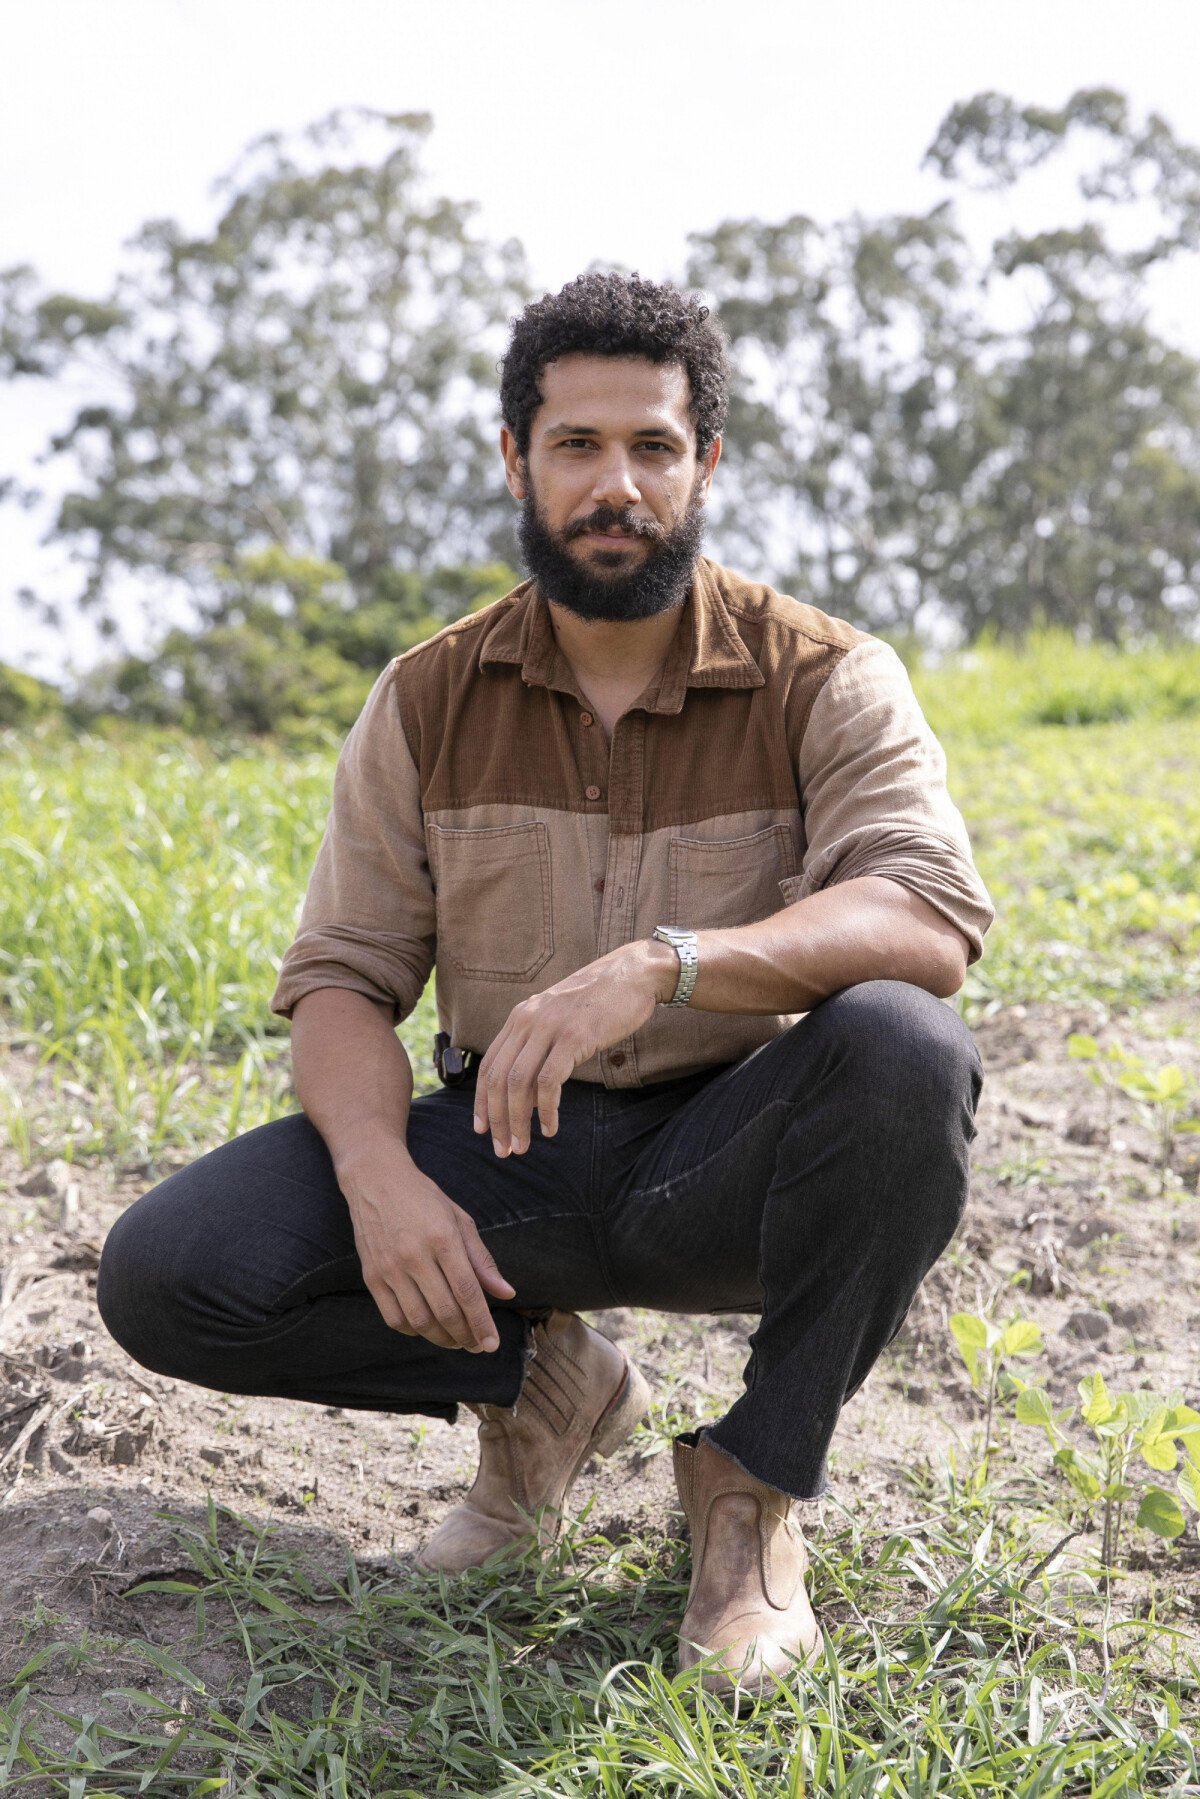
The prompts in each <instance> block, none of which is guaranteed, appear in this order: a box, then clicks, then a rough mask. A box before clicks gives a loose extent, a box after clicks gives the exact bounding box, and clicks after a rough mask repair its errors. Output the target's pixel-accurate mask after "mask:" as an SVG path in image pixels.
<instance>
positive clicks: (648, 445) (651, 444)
mask: <svg viewBox="0 0 1200 1799" xmlns="http://www.w3.org/2000/svg"><path fill="white" fill-rule="evenodd" d="M638 449H639V450H662V451H663V452H664V454H665V455H667V456H669V455H670V454H671V452H672V446H671V445H670V444H667V443H660V442H659V440H658V438H656V437H648V438H647V439H646V441H645V442H644V443H640V444H639V445H638Z"/></svg>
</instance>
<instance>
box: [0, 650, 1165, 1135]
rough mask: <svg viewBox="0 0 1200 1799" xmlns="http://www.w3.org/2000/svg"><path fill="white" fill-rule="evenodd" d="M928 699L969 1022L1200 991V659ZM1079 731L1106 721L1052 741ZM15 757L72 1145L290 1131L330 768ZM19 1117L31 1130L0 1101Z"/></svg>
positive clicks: (415, 1051)
mask: <svg viewBox="0 0 1200 1799" xmlns="http://www.w3.org/2000/svg"><path fill="white" fill-rule="evenodd" d="M916 679H917V685H918V689H919V691H920V693H921V696H922V700H923V703H924V704H925V706H926V708H927V710H928V712H929V715H930V718H931V721H932V722H933V724H934V726H935V728H936V729H937V730H938V731H939V734H940V735H941V737H942V740H943V742H944V743H945V746H946V749H947V753H948V756H949V761H950V769H951V782H952V789H953V792H954V794H955V797H956V798H957V800H958V802H959V804H960V806H961V808H962V810H963V812H964V814H965V816H966V818H967V821H968V824H969V826H970V829H971V832H972V837H973V841H974V844H975V849H976V854H977V857H978V861H979V864H980V867H981V870H982V872H983V874H984V876H985V878H986V880H987V881H988V883H989V886H990V888H991V890H992V893H993V896H994V898H995V900H996V903H997V908H998V913H999V916H998V919H997V923H996V925H995V927H994V929H993V931H992V933H991V935H990V937H989V940H988V946H987V953H986V955H985V957H984V960H983V961H982V962H981V963H980V964H978V965H977V967H976V968H975V969H974V970H973V971H972V973H971V976H970V979H969V982H968V986H967V989H966V993H965V996H964V1005H965V1007H966V1010H967V1015H968V1017H972V1016H979V1015H980V1013H981V1011H982V1009H983V1008H985V1007H987V1006H989V1005H993V1004H996V1003H1000V1004H1011V1003H1013V1002H1015V1001H1028V1000H1039V999H1047V1000H1063V1001H1068V1002H1071V1003H1081V1002H1086V1001H1099V1002H1100V1003H1102V1004H1103V1005H1105V1006H1108V1007H1110V1008H1113V1009H1117V1010H1120V1009H1127V1008H1130V1007H1135V1006H1138V1005H1140V1004H1142V1003H1144V1002H1146V1001H1149V1000H1155V999H1162V998H1167V997H1170V996H1172V995H1176V994H1184V993H1189V992H1194V991H1195V990H1196V988H1197V984H1198V982H1200V878H1198V876H1200V848H1198V846H1200V782H1198V781H1197V779H1196V770H1197V768H1200V712H1198V711H1197V704H1198V701H1200V651H1192V650H1171V651H1165V650H1148V651H1144V652H1140V653H1138V654H1130V655H1126V656H1124V657H1121V656H1117V655H1115V654H1113V653H1111V652H1106V651H1103V650H1100V649H1091V650H1080V649H1076V648H1074V647H1073V646H1070V645H1068V644H1065V643H1063V642H1061V641H1057V640H1054V639H1048V640H1045V641H1043V642H1042V643H1041V644H1039V645H1037V646H1035V648H1034V649H1033V650H1032V651H1031V652H1030V653H1029V654H1028V655H1026V656H1024V657H1020V656H1017V655H1016V654H1014V653H1013V652H1011V651H1007V650H1000V649H990V650H983V651H977V652H973V653H972V654H971V655H970V656H968V657H966V658H963V659H961V660H960V661H958V662H952V663H948V664H946V665H943V666H942V667H939V668H933V669H928V670H924V671H918V673H917V677H916ZM1072 718H1081V719H1085V720H1096V719H1100V720H1102V721H1104V722H1099V723H1097V722H1092V723H1085V724H1075V725H1070V724H1063V723H1047V722H1046V720H1047V719H1072ZM1114 721H1117V722H1114ZM3 751H4V754H3V763H2V766H0V1017H2V1018H3V1020H4V1025H3V1028H4V1030H5V1031H6V1032H7V1034H8V1035H9V1036H10V1037H13V1036H16V1037H18V1038H22V1039H24V1040H26V1041H32V1042H35V1043H36V1044H37V1045H38V1046H39V1050H40V1053H41V1055H42V1058H43V1060H44V1063H45V1065H46V1067H47V1069H48V1070H49V1073H50V1076H51V1078H52V1079H53V1081H54V1082H55V1083H56V1090H57V1093H58V1095H59V1101H60V1103H59V1104H58V1105H57V1106H56V1108H55V1111H54V1118H53V1128H54V1130H55V1131H56V1132H57V1133H58V1134H59V1135H60V1136H61V1137H62V1138H63V1139H64V1140H65V1147H66V1148H67V1149H69V1150H70V1151H71V1152H72V1153H76V1154H78V1153H84V1154H86V1153H91V1152H105V1153H111V1154H116V1155H119V1156H124V1157H126V1158H128V1159H131V1160H134V1159H139V1158H141V1159H144V1158H145V1157H147V1156H153V1154H154V1153H155V1152H156V1151H158V1150H160V1149H162V1148H163V1147H165V1146H168V1145H182V1146H184V1147H194V1146H195V1145H197V1144H200V1143H204V1142H207V1141H212V1140H214V1139H215V1138H216V1137H219V1136H221V1135H228V1134H229V1133H230V1132H232V1131H233V1130H235V1129H237V1128H245V1127H247V1126H249V1125H251V1124H254V1123H258V1122H261V1121H262V1120H263V1119H265V1118H268V1117H271V1116H273V1115H275V1113H276V1112H278V1110H279V1109H280V1108H281V1107H282V1106H284V1105H286V1104H287V1094H286V1084H285V1077H284V1075H283V1072H282V1070H281V1068H280V1067H279V1064H278V1052H279V1050H280V1048H281V1046H282V1044H283V1043H284V1042H285V1040H286V1027H283V1026H282V1025H281V1024H280V1022H279V1021H278V1020H277V1019H274V1018H272V1017H271V1015H270V1013H269V1012H268V1011H267V1001H268V998H269V996H270V990H271V988H272V986H273V984H274V971H275V968H276V966H277V964H278V960H279V957H280V956H281V955H282V953H283V950H284V949H285V947H286V945H287V943H288V941H289V940H290V937H291V934H292V929H293V925H294V921H295V917H296V910H297V907H298V904H299V900H300V897H301V894H302V892H303V887H304V881H305V878H306V876H307V873H308V870H309V868H310V866H311V863H312V859H313V856H314V854H315V852H316V847H317V843H318V841H319V838H320V832H321V827H322V823H323V820H324V815H325V811H326V807H327V804H328V795H329V787H330V780H331V775H332V766H333V753H332V751H322V752H320V753H313V754H307V755H291V754H285V753H283V752H282V751H280V750H279V749H276V748H272V747H269V746H263V747H254V748H251V749H240V750H237V751H235V752H231V753H229V754H226V755H219V754H217V753H215V752H214V751H213V750H211V749H209V748H206V747H205V746H202V745H197V744H195V743H190V742H187V741H185V740H180V739H177V738H173V737H170V736H165V735H115V736H113V737H112V738H100V737H88V738H84V739H82V740H79V741H72V740H71V739H69V738H67V737H65V736H63V735H62V734H61V733H59V732H56V731H54V730H52V729H43V730H42V731H40V732H35V733H33V734H31V735H29V736H28V737H26V738H24V739H22V738H19V737H17V736H15V735H13V734H8V735H7V736H5V737H4V739H3ZM435 1029H436V1021H435V1016H434V1008H433V1003H432V994H431V992H427V993H426V995H425V997H424V999H423V1001H422V1002H421V1005H420V1007H419V1008H418V1010H417V1012H416V1013H415V1014H414V1015H413V1017H412V1018H411V1019H410V1020H409V1021H408V1023H407V1024H406V1026H405V1027H404V1031H403V1033H402V1034H403V1035H404V1038H405V1041H406V1043H407V1045H408V1047H409V1050H410V1053H411V1054H412V1056H413V1058H414V1063H415V1065H416V1066H417V1068H418V1072H419V1078H420V1080H421V1082H422V1084H423V1085H424V1086H428V1084H429V1082H430V1079H431V1072H430V1068H429V1056H430V1052H431V1047H432V1038H433V1033H434V1030H435ZM201 1073H203V1076H204V1078H203V1080H201V1079H200V1078H199V1077H200V1075H201ZM64 1082H66V1083H67V1086H66V1087H65V1088H64V1085H63V1083H64ZM72 1088H73V1089H76V1090H77V1091H75V1092H74V1093H72V1091H71V1089H72ZM81 1095H82V1097H81ZM3 1113H7V1115H8V1116H9V1118H10V1120H11V1121H12V1126H13V1129H14V1131H15V1132H18V1133H19V1132H20V1131H21V1130H22V1129H23V1128H24V1127H23V1125H22V1121H21V1117H20V1115H19V1101H18V1099H17V1097H15V1096H14V1095H12V1094H11V1093H9V1094H7V1095H6V1094H5V1093H4V1092H3V1091H2V1090H0V1115H3ZM30 1147H31V1149H32V1144H31V1146H30ZM62 1147H64V1144H63V1143H59V1144H57V1145H55V1146H54V1153H58V1151H59V1150H60V1149H61V1148H62Z"/></svg>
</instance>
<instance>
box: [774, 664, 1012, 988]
mask: <svg viewBox="0 0 1200 1799" xmlns="http://www.w3.org/2000/svg"><path fill="white" fill-rule="evenodd" d="M799 775H800V788H801V797H802V801H803V805H804V823H805V833H806V837H807V846H806V850H805V855H804V861H803V864H802V866H801V870H800V874H799V875H798V876H796V877H794V879H793V880H792V881H790V882H789V883H788V884H787V886H788V888H789V889H790V893H789V897H790V898H791V899H792V900H798V899H804V898H806V897H807V895H808V894H810V893H816V892H817V891H818V890H819V889H820V888H823V887H829V886H832V885H834V884H835V883H837V882H840V881H852V880H856V879H858V878H859V877H860V876H862V875H882V876H884V877H885V878H886V879H887V880H889V881H896V882H898V883H899V884H900V885H901V886H902V887H907V888H909V889H910V890H911V891H912V892H913V893H916V894H919V895H920V897H921V898H922V899H923V900H926V901H927V902H928V903H929V905H931V906H932V907H933V908H934V910H935V911H937V912H940V913H941V914H942V916H943V917H944V918H946V919H948V920H949V921H950V923H951V924H952V925H954V926H956V927H957V929H958V930H959V931H961V932H962V935H963V937H964V938H965V939H966V942H967V946H968V955H969V960H970V961H972V962H974V961H977V960H978V958H979V956H980V955H981V954H982V952H983V938H984V933H985V932H986V930H987V928H988V926H989V925H990V924H991V922H992V919H993V917H994V912H993V908H992V903H991V901H990V899H989V898H988V894H987V889H986V888H985V887H984V885H983V882H982V881H981V880H980V878H979V875H978V873H977V871H976V868H975V864H974V861H973V859H972V856H971V845H970V842H969V840H968V837H967V828H966V826H965V824H964V823H963V820H962V815H961V813H960V812H959V810H958V808H957V806H955V804H954V802H953V801H952V800H951V798H950V795H949V793H948V791H947V788H946V758H945V755H944V753H943V751H942V747H941V745H940V744H939V742H938V740H937V738H936V737H935V736H934V734H933V732H932V731H931V730H930V728H929V726H928V724H927V723H926V721H925V717H924V714H923V713H922V711H921V708H920V706H919V705H918V703H917V698H916V695H915V694H914V692H913V690H912V684H911V682H910V681H909V678H908V674H907V671H906V670H905V667H904V664H903V663H902V662H901V660H900V658H899V657H898V656H897V655H896V653H895V651H894V650H893V649H892V648H891V647H890V646H889V645H888V644H885V643H883V642H881V641H880V640H879V639H878V638H868V639H867V640H866V641H865V642H863V643H859V644H857V645H856V646H855V647H854V648H853V649H852V650H850V651H849V652H848V654H847V655H846V656H845V657H843V659H842V661H841V662H840V663H839V665H838V667H837V668H836V669H835V671H834V672H833V674H832V675H830V677H829V679H828V680H827V681H826V682H825V685H824V686H823V687H822V689H821V691H820V693H819V694H818V696H817V698H816V700H815V702H814V704H813V708H812V711H811V713H810V715H809V720H808V724H807V727H806V729H805V732H804V737H803V740H802V742H801V746H800V768H799Z"/></svg>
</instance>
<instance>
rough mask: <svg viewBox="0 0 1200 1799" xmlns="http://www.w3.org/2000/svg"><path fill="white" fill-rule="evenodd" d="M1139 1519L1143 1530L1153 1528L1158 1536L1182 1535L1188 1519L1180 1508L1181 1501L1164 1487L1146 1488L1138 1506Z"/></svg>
mask: <svg viewBox="0 0 1200 1799" xmlns="http://www.w3.org/2000/svg"><path fill="white" fill-rule="evenodd" d="M1137 1521H1138V1523H1139V1524H1140V1525H1141V1527H1142V1529H1143V1530H1152V1531H1153V1532H1154V1534H1155V1536H1156V1537H1181V1536H1182V1535H1183V1533H1184V1531H1185V1530H1186V1529H1187V1519H1186V1518H1185V1517H1184V1515H1183V1513H1182V1512H1181V1511H1180V1509H1179V1502H1178V1501H1177V1500H1176V1499H1173V1498H1172V1497H1171V1495H1170V1493H1167V1492H1165V1491H1164V1490H1163V1488H1162V1487H1147V1488H1146V1491H1145V1492H1144V1493H1143V1495H1142V1503H1141V1505H1139V1507H1138V1515H1137Z"/></svg>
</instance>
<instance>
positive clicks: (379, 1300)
mask: <svg viewBox="0 0 1200 1799" xmlns="http://www.w3.org/2000/svg"><path fill="white" fill-rule="evenodd" d="M367 1292H368V1293H369V1294H370V1295H371V1298H372V1299H373V1300H374V1301H375V1304H376V1305H377V1306H378V1307H379V1315H380V1317H381V1318H382V1319H383V1322H384V1323H385V1324H386V1325H387V1327H388V1329H389V1330H393V1331H399V1332H400V1333H401V1334H402V1335H403V1336H406V1337H415V1336H416V1334H417V1333H416V1331H415V1330H414V1329H413V1327H412V1325H411V1324H410V1323H409V1322H408V1319H407V1318H406V1317H405V1315H404V1309H403V1307H402V1306H401V1304H400V1302H399V1300H398V1299H397V1298H396V1295H395V1294H394V1293H393V1292H392V1289H391V1288H390V1287H389V1286H388V1285H387V1284H386V1282H384V1281H367Z"/></svg>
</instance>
